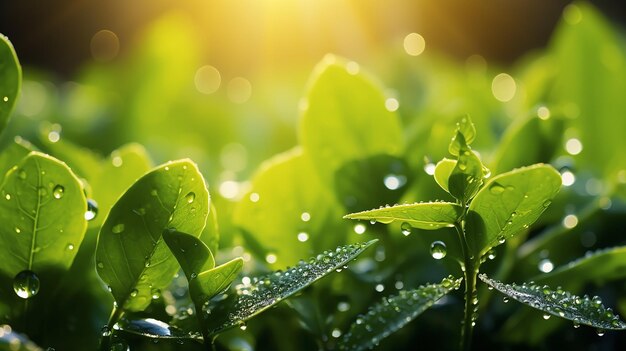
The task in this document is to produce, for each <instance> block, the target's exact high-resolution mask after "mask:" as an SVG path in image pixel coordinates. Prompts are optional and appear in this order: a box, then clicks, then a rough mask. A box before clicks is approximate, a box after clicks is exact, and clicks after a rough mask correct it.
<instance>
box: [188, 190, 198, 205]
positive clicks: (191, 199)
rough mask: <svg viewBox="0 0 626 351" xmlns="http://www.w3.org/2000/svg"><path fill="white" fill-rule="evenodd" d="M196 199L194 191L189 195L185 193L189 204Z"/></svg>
mask: <svg viewBox="0 0 626 351" xmlns="http://www.w3.org/2000/svg"><path fill="white" fill-rule="evenodd" d="M195 199H196V194H195V193H194V192H193V191H191V192H189V193H188V194H187V195H185V200H187V203H188V204H190V203H192V202H193V200H195Z"/></svg>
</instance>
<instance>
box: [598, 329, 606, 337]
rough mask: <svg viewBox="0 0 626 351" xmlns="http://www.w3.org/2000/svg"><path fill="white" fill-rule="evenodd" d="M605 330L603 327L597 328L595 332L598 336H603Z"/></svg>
mask: <svg viewBox="0 0 626 351" xmlns="http://www.w3.org/2000/svg"><path fill="white" fill-rule="evenodd" d="M605 332H606V331H605V330H604V329H598V330H596V334H597V335H598V336H603V335H604V333H605Z"/></svg>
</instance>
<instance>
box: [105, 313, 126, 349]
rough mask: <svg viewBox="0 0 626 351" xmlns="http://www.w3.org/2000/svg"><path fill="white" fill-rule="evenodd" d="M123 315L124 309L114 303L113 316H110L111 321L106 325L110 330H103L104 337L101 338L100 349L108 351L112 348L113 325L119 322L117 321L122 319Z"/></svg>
mask: <svg viewBox="0 0 626 351" xmlns="http://www.w3.org/2000/svg"><path fill="white" fill-rule="evenodd" d="M123 315H124V310H123V309H121V308H118V307H117V305H113V311H111V316H110V317H109V321H108V322H107V325H106V327H105V328H106V329H107V331H108V332H107V333H104V330H103V335H102V339H101V340H100V351H108V350H109V349H110V348H111V335H112V333H113V326H114V325H115V323H117V321H119V320H120V318H122V316H123Z"/></svg>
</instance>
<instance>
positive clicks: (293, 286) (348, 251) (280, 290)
mask: <svg viewBox="0 0 626 351" xmlns="http://www.w3.org/2000/svg"><path fill="white" fill-rule="evenodd" d="M376 241H377V240H372V241H369V242H367V243H363V244H351V245H345V246H339V247H337V249H336V250H330V251H325V252H324V253H322V254H319V255H317V256H316V257H313V258H311V259H310V260H308V261H306V262H305V261H302V262H300V263H299V264H298V265H296V266H294V267H291V268H289V269H287V270H286V271H284V272H283V271H276V272H274V273H270V274H268V275H266V276H262V277H258V278H254V279H253V282H252V284H246V285H243V284H242V285H238V286H236V287H235V288H234V290H235V291H230V292H228V293H227V294H225V295H222V296H221V297H220V296H218V297H216V298H215V299H213V300H210V301H209V303H208V304H207V305H206V308H207V310H206V311H202V313H205V314H210V318H207V319H206V321H205V322H206V324H207V327H208V329H209V330H208V332H209V333H210V334H217V333H219V332H221V331H223V330H225V329H228V328H232V327H235V326H238V325H241V324H243V323H245V321H247V320H248V319H250V318H252V317H254V316H256V315H257V314H259V313H261V312H263V311H265V310H267V309H268V308H270V307H272V306H274V305H275V304H277V303H279V302H280V301H282V300H284V299H286V298H288V297H289V296H291V295H293V294H295V293H297V292H299V291H301V290H302V289H304V288H306V287H307V286H309V285H311V284H313V283H314V282H315V281H317V280H319V279H320V278H322V277H324V276H326V275H328V274H330V273H332V272H334V271H335V270H337V269H342V267H344V266H345V265H347V264H348V262H350V261H352V260H353V259H355V258H356V257H357V256H358V255H360V254H361V253H362V252H363V251H364V250H365V249H367V248H368V247H369V246H371V245H372V244H374V243H375V242H376Z"/></svg>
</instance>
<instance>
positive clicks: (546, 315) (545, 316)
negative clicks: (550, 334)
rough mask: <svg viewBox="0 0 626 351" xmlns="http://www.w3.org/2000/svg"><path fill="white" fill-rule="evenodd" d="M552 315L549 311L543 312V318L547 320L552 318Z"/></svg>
mask: <svg viewBox="0 0 626 351" xmlns="http://www.w3.org/2000/svg"><path fill="white" fill-rule="evenodd" d="M550 317H551V316H550V314H549V313H544V314H543V319H545V320H548V319H550Z"/></svg>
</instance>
